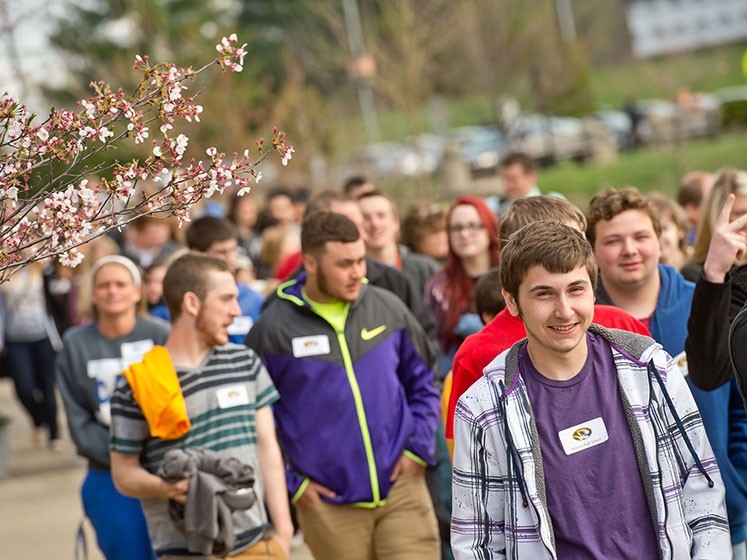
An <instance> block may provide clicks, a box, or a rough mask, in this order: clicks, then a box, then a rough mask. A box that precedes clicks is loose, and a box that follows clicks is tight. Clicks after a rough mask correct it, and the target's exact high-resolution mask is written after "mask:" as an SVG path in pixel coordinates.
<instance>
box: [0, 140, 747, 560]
mask: <svg viewBox="0 0 747 560" xmlns="http://www.w3.org/2000/svg"><path fill="white" fill-rule="evenodd" d="M500 171H501V176H502V179H503V184H504V186H505V189H504V192H503V193H502V194H501V195H494V196H488V197H484V198H483V197H479V196H460V197H458V198H455V199H454V200H450V201H425V202H421V203H418V204H414V205H413V206H412V207H411V208H409V209H407V211H406V212H404V213H402V214H400V211H399V208H398V206H397V204H396V202H395V201H394V200H393V199H392V198H391V197H390V196H388V195H387V194H386V193H385V192H383V191H381V190H378V189H377V188H376V186H375V185H374V184H373V183H372V182H370V181H368V180H367V179H366V178H365V177H362V176H361V177H352V178H350V180H348V181H347V182H346V184H345V185H344V186H343V188H342V189H341V190H325V191H321V192H315V193H312V192H310V191H309V190H308V189H305V188H299V189H295V190H294V189H287V188H283V187H277V188H274V189H271V190H269V191H268V192H267V193H266V195H265V198H264V200H260V199H259V198H258V197H257V196H256V195H254V194H252V195H248V196H243V197H236V196H233V197H229V198H228V199H227V200H223V201H221V202H220V203H215V202H212V203H210V204H206V205H203V206H202V207H200V208H199V209H198V210H197V211H196V212H195V215H194V216H193V219H192V221H191V222H190V223H189V224H188V226H187V227H186V228H184V229H179V228H176V227H174V224H173V223H172V222H171V221H170V220H169V219H162V218H157V217H153V216H143V217H141V218H138V219H137V220H135V221H133V222H131V223H130V224H128V225H127V226H126V227H125V228H124V229H123V230H122V231H121V232H119V231H117V232H113V234H112V235H110V236H104V237H100V238H98V239H95V240H93V241H91V242H89V243H88V244H87V245H86V246H84V247H83V250H84V252H85V258H84V260H83V263H82V264H81V265H80V266H79V267H78V268H76V269H72V270H71V269H65V268H63V267H60V266H57V265H56V264H55V263H35V264H33V265H30V266H28V267H26V268H25V269H23V270H22V271H20V272H19V273H17V274H16V275H15V276H14V277H13V278H12V279H11V281H9V282H6V283H5V284H3V285H2V286H0V317H1V318H2V321H1V326H2V329H1V330H0V331H1V332H4V340H3V348H4V352H5V367H6V368H7V372H8V374H9V376H10V377H11V378H12V380H13V382H14V385H15V389H16V394H17V396H18V400H19V401H20V403H21V404H22V405H23V407H24V409H25V410H26V411H27V413H28V416H29V418H30V421H31V422H32V423H33V426H34V431H33V437H34V442H35V444H37V445H38V446H44V445H46V446H48V448H49V449H50V451H51V452H59V451H60V450H62V449H63V447H64V446H65V445H66V444H65V442H63V441H62V439H61V436H60V430H59V426H58V417H59V414H58V410H57V400H56V392H57V391H58V390H59V394H60V395H61V397H62V399H61V400H62V403H63V404H64V407H65V413H66V414H65V416H66V418H67V422H68V427H69V434H70V438H71V440H72V442H71V443H72V445H74V446H75V449H76V451H77V452H78V454H79V455H81V456H82V457H84V458H85V459H86V460H87V462H88V469H87V474H86V477H85V479H84V482H83V485H82V488H81V500H82V504H83V509H84V512H85V514H86V516H87V517H88V518H89V519H90V521H91V523H92V525H93V527H94V530H95V533H96V538H97V543H98V546H99V548H100V549H101V551H102V553H103V554H104V556H105V557H106V558H107V559H127V560H132V559H141V558H142V559H146V558H147V559H150V558H165V559H168V558H187V557H191V558H221V557H228V556H230V557H236V558H255V559H264V558H267V559H282V558H287V557H288V556H289V555H290V550H291V547H292V543H293V542H294V535H296V536H297V538H301V537H302V538H303V540H304V542H305V543H306V544H307V546H308V547H309V549H310V550H311V552H312V554H313V555H314V557H315V558H317V559H319V560H327V559H342V560H347V559H351V560H355V559H361V560H370V559H371V558H379V559H387V560H388V559H397V558H400V559H403V560H405V559H407V560H410V559H421V558H422V559H423V560H426V559H427V560H432V559H435V558H442V559H444V560H449V559H453V558H457V559H465V558H532V559H535V558H558V557H559V558H599V559H601V558H631V559H632V558H714V559H716V558H717V559H723V558H733V559H734V560H747V545H746V543H747V412H746V411H745V402H744V401H743V398H742V395H744V394H745V393H744V389H745V387H747V371H745V372H744V377H743V376H742V372H741V371H740V368H739V367H735V366H736V365H737V364H738V362H739V360H738V359H737V360H735V361H734V363H733V356H732V354H733V353H732V352H730V350H731V349H732V348H733V347H734V346H738V344H737V345H734V344H732V345H730V344H729V341H730V340H740V339H739V338H738V337H739V336H740V335H741V334H742V333H741V331H742V330H743V329H747V321H744V320H741V321H740V320H737V321H735V317H741V316H739V311H740V310H741V309H742V307H743V306H744V304H745V302H746V301H747V282H746V281H745V278H747V264H746V263H747V172H745V171H741V170H737V169H726V170H720V171H716V172H713V173H707V172H701V171H698V172H693V173H689V174H688V175H686V176H684V177H683V178H682V183H681V185H679V188H678V190H677V194H676V196H675V197H670V196H667V195H665V194H661V193H647V194H643V193H641V192H639V191H638V190H637V189H635V188H633V187H625V188H621V189H612V188H607V189H604V190H602V191H600V192H599V193H598V194H597V195H596V196H594V197H593V199H592V200H591V201H590V202H589V204H588V206H587V207H585V208H579V207H577V206H576V205H574V204H573V203H571V202H570V201H568V200H566V199H565V198H563V197H562V196H561V195H559V194H558V193H547V194H542V190H541V180H540V177H538V175H539V170H538V168H537V166H536V165H535V162H534V161H532V159H531V158H529V157H527V156H526V155H524V154H518V153H517V154H510V155H509V156H507V157H506V158H505V159H504V160H503V162H502V163H501V166H500ZM745 336H747V333H746V334H745ZM735 337H737V338H735ZM745 363H746V364H747V355H745Z"/></svg>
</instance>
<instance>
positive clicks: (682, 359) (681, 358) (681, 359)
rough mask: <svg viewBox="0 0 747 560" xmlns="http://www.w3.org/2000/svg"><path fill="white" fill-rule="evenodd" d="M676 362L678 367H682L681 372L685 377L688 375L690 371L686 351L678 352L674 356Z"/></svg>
mask: <svg viewBox="0 0 747 560" xmlns="http://www.w3.org/2000/svg"><path fill="white" fill-rule="evenodd" d="M673 359H674V363H675V364H677V367H678V368H680V373H681V374H682V375H683V377H687V376H688V374H689V373H690V371H689V370H688V369H687V354H685V352H684V351H683V352H680V353H679V354H677V355H676V356H675V357H674V358H673Z"/></svg>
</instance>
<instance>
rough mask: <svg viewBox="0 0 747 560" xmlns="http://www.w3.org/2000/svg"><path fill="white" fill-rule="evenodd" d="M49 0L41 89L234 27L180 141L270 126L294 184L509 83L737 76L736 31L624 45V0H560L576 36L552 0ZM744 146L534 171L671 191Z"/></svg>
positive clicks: (76, 92)
mask: <svg viewBox="0 0 747 560" xmlns="http://www.w3.org/2000/svg"><path fill="white" fill-rule="evenodd" d="M59 1H62V2H64V3H65V9H64V10H62V11H59V10H58V12H59V14H60V15H58V16H56V19H55V21H54V23H53V30H52V34H51V39H50V40H51V43H52V47H53V49H55V50H56V51H57V52H58V53H60V54H61V55H62V56H61V60H62V61H63V63H64V65H65V66H66V68H67V71H68V75H69V79H68V81H67V83H66V84H65V85H64V86H63V87H55V88H52V87H46V88H45V90H44V93H45V95H46V98H47V99H48V100H49V102H50V103H52V104H55V105H57V106H60V105H66V104H70V103H71V102H72V101H73V100H75V99H79V98H82V97H85V96H87V95H88V89H87V88H88V83H89V82H90V81H91V80H103V81H106V82H109V83H110V84H112V85H113V86H121V87H123V88H124V89H125V90H128V89H132V88H134V87H135V85H136V82H135V81H134V79H135V78H136V75H135V74H134V73H133V72H132V71H131V67H132V61H133V59H134V57H135V55H136V54H141V55H145V54H147V55H149V56H150V58H151V61H160V60H168V61H173V62H175V63H176V64H178V65H197V64H200V63H203V62H204V61H205V60H206V59H207V57H208V56H210V54H211V53H212V52H214V51H213V49H214V46H215V44H216V43H217V42H218V41H219V39H220V38H221V37H222V36H224V35H228V34H230V33H232V32H236V33H237V34H238V36H239V38H240V40H241V41H244V42H247V43H248V51H249V55H248V56H247V58H246V64H245V68H244V71H243V73H241V74H238V75H237V74H219V75H217V77H216V74H212V75H211V76H213V78H211V79H213V80H214V83H212V84H210V86H211V87H209V88H206V87H205V86H207V85H208V84H207V83H199V82H198V83H196V84H194V86H193V88H192V90H191V91H190V94H195V93H197V92H200V103H201V104H202V105H203V106H204V107H205V112H204V115H205V117H204V119H203V124H202V125H201V126H200V127H199V128H197V129H195V130H194V131H190V136H191V144H190V151H191V154H192V155H194V156H196V157H201V156H202V154H203V153H204V147H205V146H208V145H216V146H218V147H219V148H221V149H224V150H228V151H230V150H231V149H237V148H240V147H243V146H247V145H249V146H251V145H253V143H254V141H255V140H256V139H257V138H258V137H259V136H269V133H270V131H271V128H272V126H277V127H279V128H281V129H283V130H285V131H286V132H287V134H288V138H289V139H290V140H291V142H292V143H293V144H294V145H295V146H296V155H295V156H294V158H293V162H292V164H291V166H289V168H288V169H287V170H285V169H284V170H280V171H282V172H285V173H286V175H280V176H279V177H277V181H282V182H286V183H292V184H294V185H298V184H303V183H307V184H308V183H309V182H312V183H313V182H314V181H313V180H312V179H310V178H309V177H310V170H313V168H314V166H317V167H318V166H319V165H320V164H319V162H320V161H321V162H323V164H321V165H323V167H324V169H325V170H326V175H323V176H325V177H327V179H324V180H323V182H326V183H332V184H328V185H326V186H329V187H332V188H338V187H339V181H340V178H339V177H333V175H332V174H330V173H329V169H330V168H332V167H333V166H335V165H336V164H338V163H341V162H343V161H345V160H346V159H348V158H349V157H350V155H351V154H352V153H353V152H354V151H355V149H356V148H359V147H361V146H363V145H365V144H367V143H370V142H372V141H375V140H401V139H402V138H404V137H406V136H412V135H417V134H420V133H424V132H436V133H440V132H444V131H445V130H447V129H449V128H452V127H455V126H461V125H467V124H486V123H489V124H495V123H496V122H497V107H498V103H499V101H500V100H501V99H506V98H512V99H515V100H516V101H518V104H519V106H520V108H521V110H522V111H537V112H542V113H549V114H559V115H582V114H585V113H588V112H590V111H593V110H595V109H599V108H616V109H620V108H622V107H623V106H624V104H626V103H628V102H630V101H631V100H633V99H646V98H653V97H660V98H665V99H671V98H672V97H673V96H674V95H675V94H676V92H677V91H678V90H680V89H682V88H689V89H691V90H702V91H711V90H714V89H717V88H720V87H723V86H731V85H735V84H739V83H744V77H743V76H742V74H741V56H742V54H743V52H744V45H732V46H727V47H720V48H714V49H709V50H703V51H698V52H691V53H683V54H678V55H671V56H666V57H660V58H655V59H648V60H643V61H641V60H636V59H634V57H633V56H632V54H631V47H630V37H629V36H628V33H627V30H626V26H625V25H624V24H623V23H622V22H623V21H624V18H625V11H624V10H625V0H607V1H605V2H582V1H572V5H573V10H574V20H575V30H576V33H575V38H574V40H567V39H566V40H564V38H563V37H562V33H561V29H560V26H559V23H558V14H557V13H556V3H555V2H553V1H552V0H541V1H536V2H526V1H524V0H501V1H496V0H460V1H459V2H453V1H449V0H398V1H397V2H392V1H391V0H358V1H357V2H356V1H355V0H314V1H313V2H309V1H303V0H273V1H267V0H87V1H85V2H83V1H80V2H72V1H68V0H59ZM353 7H354V8H356V11H357V12H358V15H357V17H352V15H351V13H350V10H351V9H352V8H353ZM346 10H347V11H346ZM358 23H359V25H360V34H359V35H357V34H356V33H355V28H356V27H357V24H358ZM362 86H363V87H365V88H370V93H371V96H372V97H371V98H372V99H373V100H374V104H375V110H376V114H377V119H376V123H377V127H378V131H377V136H378V138H371V133H370V131H368V134H367V130H366V123H365V122H364V120H363V119H362V117H361V105H360V101H359V99H360V97H359V96H360V93H361V87H362ZM740 111H742V113H744V110H743V107H742V108H739V107H738V108H737V109H735V113H736V115H737V116H736V117H735V120H736V121H739V120H740V118H741V117H740V114H742V113H740ZM745 114H747V113H745ZM367 136H368V137H367ZM745 148H747V145H745V142H744V139H743V136H742V134H741V132H740V133H736V134H731V135H727V137H725V138H719V139H708V140H702V141H697V142H694V143H688V145H687V146H684V145H675V146H668V147H667V146H665V147H657V148H653V149H651V150H647V151H646V152H635V153H630V154H623V155H622V156H621V157H620V158H619V159H618V160H617V161H616V162H613V163H608V164H600V165H585V166H580V165H576V164H572V163H568V164H563V165H561V166H559V167H557V168H554V169H551V170H547V171H544V172H543V174H542V186H543V188H547V189H552V190H557V191H560V192H564V193H568V194H569V196H570V197H571V198H581V197H586V196H588V195H589V194H593V192H595V191H596V190H598V189H599V188H600V187H601V186H604V185H605V184H612V185H614V186H621V185H623V184H636V185H637V186H639V187H640V188H642V189H643V190H649V189H658V190H664V191H670V192H671V190H672V189H674V187H675V185H676V180H677V178H678V177H679V176H680V175H681V174H682V173H683V172H685V171H687V170H689V169H692V168H696V167H704V168H709V169H712V168H714V167H719V166H721V165H727V164H728V165H737V166H740V165H741V166H744V164H743V163H742V161H743V158H744V153H745ZM117 155H118V156H120V157H121V156H122V155H123V154H117ZM412 181H414V185H410V184H408V182H407V181H400V182H399V183H398V182H397V181H395V182H393V183H392V184H387V185H386V188H388V189H390V190H391V191H392V192H393V193H395V194H396V193H402V192H406V191H409V192H410V193H419V195H421V196H422V195H423V193H425V194H426V195H427V196H430V197H436V196H437V195H438V194H439V193H441V190H440V187H439V185H438V182H439V177H437V176H436V177H434V176H429V177H419V178H417V179H414V180H412ZM316 186H318V185H316ZM322 186H325V185H322ZM412 186H414V187H415V188H414V189H413V188H411V187H412Z"/></svg>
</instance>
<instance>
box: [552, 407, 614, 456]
mask: <svg viewBox="0 0 747 560" xmlns="http://www.w3.org/2000/svg"><path fill="white" fill-rule="evenodd" d="M558 437H559V438H560V443H561V444H562V445H563V451H565V454H566V455H573V454H574V453H578V452H579V451H583V450H584V449H589V448H590V447H594V446H596V445H600V444H602V443H604V442H605V441H607V440H608V439H609V438H610V437H609V434H608V433H607V426H605V425H604V420H602V417H601V416H598V417H596V418H594V419H593V420H589V421H588V422H583V423H581V424H576V425H575V426H571V427H570V428H566V429H565V430H561V431H559V432H558Z"/></svg>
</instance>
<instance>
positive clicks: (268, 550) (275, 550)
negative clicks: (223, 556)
mask: <svg viewBox="0 0 747 560" xmlns="http://www.w3.org/2000/svg"><path fill="white" fill-rule="evenodd" d="M229 558H230V559H231V560H234V559H235V558H238V559H240V560H241V559H247V560H287V558H288V557H287V556H286V555H285V552H283V549H282V548H281V547H280V544H279V543H278V541H277V539H268V540H266V541H259V542H258V543H256V544H254V545H252V546H250V547H249V548H247V549H246V550H242V551H241V552H239V553H238V554H237V555H236V556H229Z"/></svg>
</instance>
